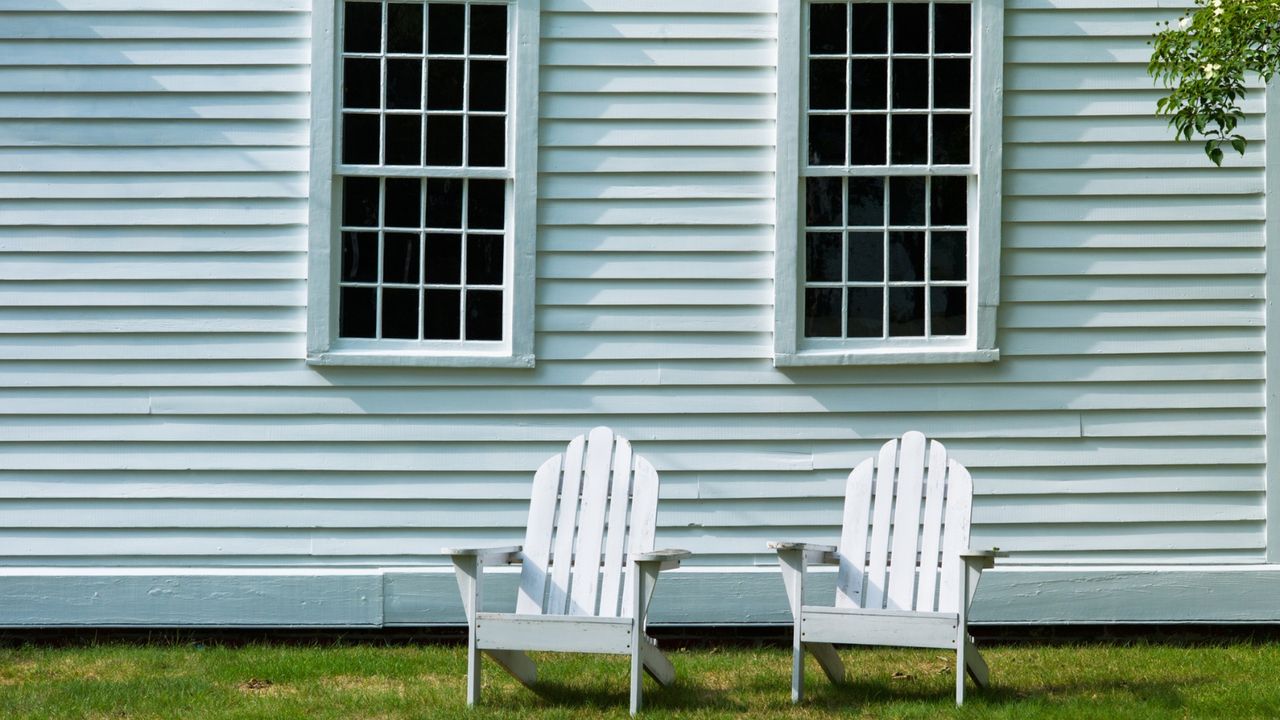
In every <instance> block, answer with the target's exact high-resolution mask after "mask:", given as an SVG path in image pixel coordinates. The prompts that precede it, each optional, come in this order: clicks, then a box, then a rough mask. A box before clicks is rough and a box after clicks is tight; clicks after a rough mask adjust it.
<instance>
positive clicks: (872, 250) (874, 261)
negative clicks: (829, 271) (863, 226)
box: [849, 233, 884, 282]
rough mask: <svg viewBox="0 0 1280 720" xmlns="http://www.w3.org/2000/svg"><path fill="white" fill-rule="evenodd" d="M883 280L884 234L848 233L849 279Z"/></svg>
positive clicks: (861, 280)
mask: <svg viewBox="0 0 1280 720" xmlns="http://www.w3.org/2000/svg"><path fill="white" fill-rule="evenodd" d="M883 280H884V235H882V234H880V233H849V281H850V282H881V281H883Z"/></svg>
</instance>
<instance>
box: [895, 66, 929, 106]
mask: <svg viewBox="0 0 1280 720" xmlns="http://www.w3.org/2000/svg"><path fill="white" fill-rule="evenodd" d="M893 107H894V108H896V109H899V110H901V109H904V108H905V109H917V108H927V107H929V61H928V60H894V61H893Z"/></svg>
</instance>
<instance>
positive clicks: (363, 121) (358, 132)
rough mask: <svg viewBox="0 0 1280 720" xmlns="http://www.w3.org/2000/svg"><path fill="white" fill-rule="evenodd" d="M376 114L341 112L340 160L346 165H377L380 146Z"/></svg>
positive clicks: (379, 131)
mask: <svg viewBox="0 0 1280 720" xmlns="http://www.w3.org/2000/svg"><path fill="white" fill-rule="evenodd" d="M380 133H381V128H380V125H379V122H378V116H377V115H357V114H355V113H343V114H342V162H343V163H344V164H346V165H377V164H378V148H379V147H381V146H382V142H381V140H382V137H381V135H380Z"/></svg>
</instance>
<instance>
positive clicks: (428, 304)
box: [422, 290, 462, 340]
mask: <svg viewBox="0 0 1280 720" xmlns="http://www.w3.org/2000/svg"><path fill="white" fill-rule="evenodd" d="M422 305H423V308H422V311H423V312H422V337H423V338H425V339H427V340H461V339H462V328H461V326H460V325H461V318H460V317H459V315H458V313H459V310H460V309H461V305H462V291H461V290H427V291H425V292H424V293H423V301H422Z"/></svg>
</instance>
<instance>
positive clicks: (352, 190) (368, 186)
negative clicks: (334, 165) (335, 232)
mask: <svg viewBox="0 0 1280 720" xmlns="http://www.w3.org/2000/svg"><path fill="white" fill-rule="evenodd" d="M342 224H343V225H347V226H349V227H375V228H376V227H378V179H377V178H358V177H349V178H343V179H342Z"/></svg>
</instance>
